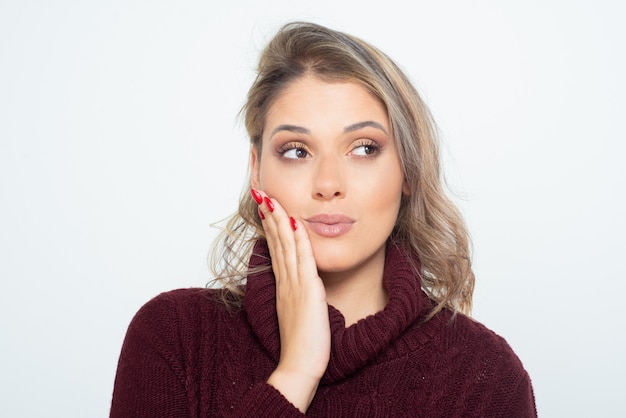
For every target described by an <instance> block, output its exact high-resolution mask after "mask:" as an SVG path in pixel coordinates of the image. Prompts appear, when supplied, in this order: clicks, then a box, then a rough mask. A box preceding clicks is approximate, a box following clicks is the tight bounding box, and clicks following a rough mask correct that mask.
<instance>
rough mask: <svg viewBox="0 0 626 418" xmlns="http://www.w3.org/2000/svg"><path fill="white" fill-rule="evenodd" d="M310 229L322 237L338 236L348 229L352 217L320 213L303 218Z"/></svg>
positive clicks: (350, 225)
mask: <svg viewBox="0 0 626 418" xmlns="http://www.w3.org/2000/svg"><path fill="white" fill-rule="evenodd" d="M304 221H305V222H306V224H307V226H308V227H309V229H310V230H311V231H313V232H314V233H316V234H317V235H320V236H322V237H328V238H333V237H338V236H340V235H343V234H345V233H347V232H348V231H350V229H351V228H352V225H353V224H354V222H355V221H354V219H352V218H350V217H348V216H345V215H340V214H320V215H315V216H311V217H310V218H306V219H305V220H304Z"/></svg>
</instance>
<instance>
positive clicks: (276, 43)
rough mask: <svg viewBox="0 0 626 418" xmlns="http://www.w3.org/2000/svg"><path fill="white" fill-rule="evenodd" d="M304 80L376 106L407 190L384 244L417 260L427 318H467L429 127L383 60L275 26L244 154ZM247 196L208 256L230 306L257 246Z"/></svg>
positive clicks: (352, 41) (451, 215) (365, 47)
mask: <svg viewBox="0 0 626 418" xmlns="http://www.w3.org/2000/svg"><path fill="white" fill-rule="evenodd" d="M307 74H313V75H315V76H317V77H319V78H321V79H322V80H326V81H350V82H355V83H358V84H360V85H362V86H363V87H365V88H366V89H367V90H369V91H370V92H371V94H373V95H374V96H375V97H377V98H378V99H379V100H380V101H381V102H382V103H383V105H384V106H385V108H386V110H387V113H388V115H389V121H390V126H391V130H392V136H393V138H394V140H395V142H396V145H397V148H398V153H399V155H400V159H401V164H402V168H403V172H404V176H405V179H406V181H407V183H408V185H409V187H410V190H411V193H410V195H403V197H402V201H401V204H400V211H399V214H398V219H397V221H396V225H395V227H394V230H393V232H392V234H391V237H390V239H392V240H394V241H395V242H399V243H402V244H403V245H405V246H406V247H408V248H409V249H410V250H412V251H413V252H414V253H415V254H417V255H418V257H419V264H417V263H416V264H415V265H416V269H418V270H419V271H416V273H417V274H419V275H421V279H422V280H421V283H422V289H423V290H424V291H425V292H426V293H427V294H428V296H429V297H430V298H431V299H432V300H433V301H434V302H435V307H434V308H433V310H432V311H431V314H430V315H429V318H430V317H432V316H433V315H435V314H436V313H437V312H439V311H440V310H441V309H443V308H449V309H451V310H452V311H454V312H462V313H465V314H469V313H470V310H471V305H472V293H473V289H474V273H473V271H472V267H471V258H470V241H469V236H468V232H467V230H466V227H465V224H464V222H463V219H462V217H461V215H460V213H459V211H458V210H457V208H456V207H455V205H454V204H453V203H452V202H451V201H450V199H449V198H448V197H447V196H446V193H445V192H444V188H443V185H444V184H445V182H444V180H443V177H442V173H441V167H440V161H439V145H438V139H437V134H436V129H435V125H434V122H433V119H432V116H431V114H430V111H429V110H428V108H427V107H426V105H425V104H424V102H423V101H422V99H421V98H420V96H419V94H418V93H417V91H416V90H415V88H414V87H413V85H412V84H411V82H410V81H409V79H408V78H407V77H406V76H405V75H404V73H403V72H402V71H401V70H400V68H399V67H398V66H397V65H396V64H395V63H394V62H393V61H392V60H391V59H390V58H389V57H387V56H386V55H385V54H384V53H382V52H381V51H379V50H378V49H376V48H375V47H373V46H372V45H369V44H368V43H366V42H364V41H362V40H361V39H359V38H356V37H353V36H350V35H347V34H345V33H342V32H338V31H335V30H332V29H329V28H326V27H324V26H320V25H317V24H312V23H306V22H293V23H288V24H286V25H285V26H283V27H282V28H281V29H280V30H279V31H278V33H277V34H276V35H275V36H274V38H273V39H272V40H271V41H270V42H269V43H268V45H267V46H266V47H265V49H264V50H263V52H262V53H261V56H260V59H259V64H258V68H257V77H256V79H255V81H254V83H253V84H252V87H251V88H250V90H249V92H248V97H247V102H246V104H245V105H244V107H243V108H242V115H243V116H244V121H245V126H246V129H247V132H248V135H249V137H250V144H251V146H252V147H256V150H257V152H258V153H259V154H260V152H261V138H262V134H263V128H264V125H265V117H266V115H267V111H268V109H269V107H270V106H271V105H272V103H273V102H274V100H275V99H276V97H277V96H278V95H279V94H280V93H281V92H282V91H283V90H284V89H285V87H286V86H287V85H289V83H291V82H292V81H294V80H296V79H298V78H300V77H302V76H304V75H307ZM249 190H250V184H249V180H248V184H247V185H246V187H244V189H243V191H242V194H241V197H240V201H239V210H238V211H237V212H236V213H235V214H234V215H233V216H232V217H230V218H229V219H228V221H227V223H226V225H225V227H224V228H223V230H222V231H221V233H220V236H218V238H217V239H216V242H215V244H214V247H213V251H212V255H211V270H212V272H213V274H214V278H215V279H214V281H213V284H217V285H219V287H220V288H221V289H222V292H221V295H222V299H223V301H224V302H226V303H227V304H229V305H235V306H241V303H242V300H243V294H244V288H245V286H244V284H245V280H246V277H247V276H248V274H250V273H251V271H250V270H249V266H248V263H249V257H250V255H251V253H252V248H253V246H254V243H255V242H256V241H257V240H258V239H260V238H264V232H263V227H262V225H261V220H260V219H259V215H258V212H257V204H256V203H255V202H254V200H253V199H252V197H251V196H250V193H249ZM418 266H419V267H418ZM264 268H265V269H269V268H271V266H269V264H268V266H265V267H264Z"/></svg>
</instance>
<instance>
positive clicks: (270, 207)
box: [265, 196, 274, 212]
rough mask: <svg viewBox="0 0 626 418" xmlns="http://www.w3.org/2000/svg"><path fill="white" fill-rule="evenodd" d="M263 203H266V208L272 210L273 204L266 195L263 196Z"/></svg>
mask: <svg viewBox="0 0 626 418" xmlns="http://www.w3.org/2000/svg"><path fill="white" fill-rule="evenodd" d="M265 204H266V205H267V208H268V209H269V210H270V212H274V204H273V203H272V201H271V200H270V198H269V197H267V196H265Z"/></svg>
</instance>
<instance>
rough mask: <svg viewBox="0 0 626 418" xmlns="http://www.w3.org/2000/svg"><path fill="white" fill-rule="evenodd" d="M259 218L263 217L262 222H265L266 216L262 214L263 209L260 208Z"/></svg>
mask: <svg viewBox="0 0 626 418" xmlns="http://www.w3.org/2000/svg"><path fill="white" fill-rule="evenodd" d="M259 216H260V217H261V220H265V215H263V212H261V208H259Z"/></svg>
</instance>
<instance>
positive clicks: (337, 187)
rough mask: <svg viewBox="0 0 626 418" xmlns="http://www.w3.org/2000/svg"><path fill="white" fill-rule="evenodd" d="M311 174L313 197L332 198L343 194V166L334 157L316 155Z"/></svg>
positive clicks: (344, 191)
mask: <svg viewBox="0 0 626 418" xmlns="http://www.w3.org/2000/svg"><path fill="white" fill-rule="evenodd" d="M313 175H314V178H313V197H314V198H316V199H333V198H337V197H343V196H344V195H345V193H346V190H345V181H344V174H343V168H342V166H341V162H340V161H338V160H337V159H336V158H320V157H318V160H317V161H316V170H315V172H314V174H313Z"/></svg>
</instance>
